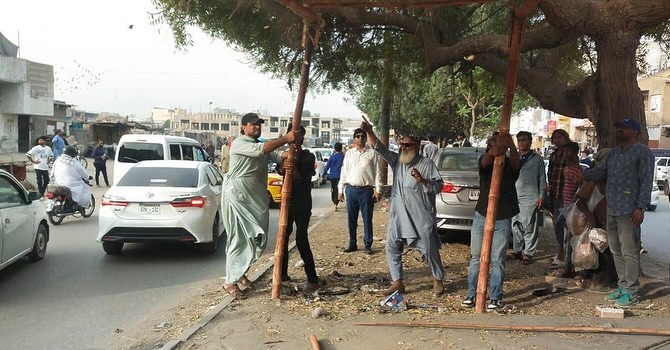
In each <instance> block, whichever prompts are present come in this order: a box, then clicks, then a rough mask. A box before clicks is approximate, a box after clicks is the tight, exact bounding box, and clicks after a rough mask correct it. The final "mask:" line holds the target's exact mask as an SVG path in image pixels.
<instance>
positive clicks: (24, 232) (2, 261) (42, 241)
mask: <svg viewBox="0 0 670 350" xmlns="http://www.w3.org/2000/svg"><path fill="white" fill-rule="evenodd" d="M39 198H40V196H39V194H38V193H37V192H28V191H27V190H26V189H25V187H23V185H21V183H20V182H19V181H17V180H16V178H15V177H14V176H12V174H10V173H8V172H6V171H4V170H0V220H1V221H0V222H2V226H1V228H0V270H2V269H4V268H5V267H7V266H9V265H10V264H11V263H13V262H15V261H17V260H19V259H21V258H23V257H25V256H28V258H29V259H30V260H32V261H38V260H42V259H43V258H44V255H45V254H46V251H47V243H48V242H49V224H48V223H47V213H46V211H45V210H44V206H43V205H42V203H40V202H39V201H38V200H39Z"/></svg>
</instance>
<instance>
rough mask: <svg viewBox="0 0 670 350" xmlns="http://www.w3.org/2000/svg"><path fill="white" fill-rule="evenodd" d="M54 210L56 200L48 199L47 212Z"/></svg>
mask: <svg viewBox="0 0 670 350" xmlns="http://www.w3.org/2000/svg"><path fill="white" fill-rule="evenodd" d="M53 208H54V200H53V199H47V208H46V210H47V211H52V210H53Z"/></svg>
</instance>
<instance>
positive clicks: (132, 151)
mask: <svg viewBox="0 0 670 350" xmlns="http://www.w3.org/2000/svg"><path fill="white" fill-rule="evenodd" d="M118 158H119V162H121V163H139V162H141V161H143V160H161V159H165V157H164V156H163V145H161V144H160V143H146V142H125V143H123V144H122V145H121V148H120V149H119V157H118Z"/></svg>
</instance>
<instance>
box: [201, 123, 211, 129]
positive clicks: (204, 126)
mask: <svg viewBox="0 0 670 350" xmlns="http://www.w3.org/2000/svg"><path fill="white" fill-rule="evenodd" d="M201 129H202V130H209V123H202V128H201Z"/></svg>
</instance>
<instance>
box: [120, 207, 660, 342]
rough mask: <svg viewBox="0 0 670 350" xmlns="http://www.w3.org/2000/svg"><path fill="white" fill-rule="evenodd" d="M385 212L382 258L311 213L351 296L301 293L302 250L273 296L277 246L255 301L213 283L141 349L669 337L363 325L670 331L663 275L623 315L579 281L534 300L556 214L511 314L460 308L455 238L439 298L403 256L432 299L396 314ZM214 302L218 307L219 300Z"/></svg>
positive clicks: (338, 215)
mask: <svg viewBox="0 0 670 350" xmlns="http://www.w3.org/2000/svg"><path fill="white" fill-rule="evenodd" d="M380 209H381V206H378V210H376V211H375V219H374V232H375V244H374V246H373V249H374V250H375V254H373V255H365V254H364V253H363V252H362V251H358V252H355V253H351V254H345V253H342V252H341V251H342V248H344V245H345V244H346V241H347V233H346V211H345V210H344V209H340V211H337V212H332V211H326V212H322V213H315V214H319V215H318V216H315V217H313V219H312V223H315V222H317V221H319V220H322V221H321V222H320V224H318V225H316V227H313V229H312V231H311V233H310V240H311V246H312V249H313V251H314V255H315V260H316V265H317V269H318V273H319V275H320V276H321V278H322V279H324V280H325V281H326V282H327V285H326V288H327V290H328V289H331V290H332V289H334V288H335V287H339V288H348V289H349V290H350V292H349V293H347V294H344V295H339V296H332V295H320V296H318V297H315V296H314V295H309V296H304V295H301V293H297V295H289V294H288V292H289V291H290V290H291V289H292V287H294V286H299V284H300V283H301V282H304V280H305V277H304V272H303V271H302V268H296V267H295V263H296V262H297V261H298V260H299V255H298V254H297V252H296V251H295V250H293V251H291V256H290V260H289V266H291V267H290V269H289V274H290V275H291V276H292V278H293V281H295V283H292V284H291V285H289V286H287V288H283V291H282V298H281V301H276V300H272V299H270V290H271V288H270V284H271V277H272V276H271V275H272V273H271V271H272V269H271V268H270V267H271V261H270V260H269V258H270V254H272V247H268V251H269V252H266V253H267V257H268V258H267V259H262V260H261V261H260V262H259V266H256V267H255V269H256V272H255V273H254V275H252V276H251V277H252V280H253V279H254V278H256V280H255V281H254V283H253V286H252V287H251V289H250V290H247V295H248V298H247V299H246V300H241V301H238V300H232V299H231V298H230V297H229V296H226V295H224V293H223V292H222V291H221V286H220V283H221V281H220V280H217V281H213V282H212V283H211V284H210V285H209V286H208V287H207V288H206V289H205V290H203V291H201V293H200V294H199V296H196V297H195V298H192V299H190V301H191V302H196V303H197V302H200V303H202V302H203V300H204V299H208V300H209V302H210V304H209V305H208V304H205V305H206V306H205V307H200V308H199V310H200V314H198V315H194V314H193V313H191V312H189V311H188V310H189V307H190V306H189V304H188V303H184V304H183V305H179V306H177V307H176V308H174V309H173V310H170V311H168V312H167V313H166V314H165V315H164V316H165V317H166V318H168V319H169V321H168V322H171V324H172V325H174V326H173V327H172V328H171V329H170V330H169V331H162V330H160V329H158V330H157V329H155V328H154V329H153V334H151V332H148V333H147V330H144V332H145V333H144V335H145V337H144V339H142V340H140V339H135V340H136V342H135V345H138V344H140V343H141V344H142V345H144V346H145V347H146V346H149V345H151V344H154V346H156V345H158V344H160V345H162V346H163V349H174V348H176V349H270V348H272V349H308V348H309V346H310V345H309V341H308V337H309V335H310V334H314V335H315V336H316V337H317V338H318V339H319V340H320V343H321V346H322V348H323V349H391V348H393V349H396V348H397V349H425V348H437V349H452V348H458V349H482V348H487V349H522V348H530V349H584V348H585V347H589V348H592V349H631V348H632V349H638V348H641V347H644V346H647V345H650V344H653V343H656V342H658V341H659V340H661V339H662V338H660V337H658V336H639V335H638V336H633V335H619V334H617V335H611V334H567V333H537V332H525V331H485V330H471V329H461V330H453V329H435V328H411V329H409V328H395V327H362V326H357V325H355V323H357V322H402V321H418V322H462V323H469V324H478V325H486V324H514V325H528V326H542V325H544V326H559V325H560V326H596V327H629V328H654V329H664V330H666V329H670V318H668V316H669V315H670V296H669V295H670V287H669V286H668V284H667V283H666V282H665V281H662V280H653V279H643V280H642V289H641V294H642V295H643V296H644V299H643V301H642V303H640V304H639V305H636V306H635V307H633V308H631V309H630V310H627V311H626V318H624V319H609V318H599V317H596V311H595V307H596V306H597V305H608V304H607V302H605V301H604V300H603V294H602V293H597V292H591V291H588V290H585V289H581V288H580V287H577V286H576V285H575V282H574V281H571V280H569V281H567V283H563V284H561V285H560V286H559V287H562V288H565V289H561V290H562V292H558V293H553V294H552V293H549V294H547V295H543V296H534V295H533V294H532V291H533V290H535V289H538V288H544V287H547V286H548V284H547V283H546V282H545V276H546V275H547V274H548V273H550V272H551V271H552V270H551V268H550V259H551V257H552V256H553V252H554V251H555V244H554V243H553V242H554V238H553V228H552V227H551V224H550V222H551V220H547V222H548V223H549V224H548V226H547V227H545V228H544V229H543V232H542V233H541V239H540V248H539V251H538V253H537V254H536V261H535V262H534V263H533V264H532V265H528V266H527V265H522V264H521V263H520V262H518V261H515V260H508V262H507V277H506V282H505V286H504V288H505V292H506V294H505V303H506V304H507V308H506V310H505V311H504V312H501V313H494V314H486V315H477V314H475V313H474V310H473V309H469V310H464V309H462V308H460V302H461V300H462V299H463V297H464V296H465V288H466V280H465V277H466V276H467V271H466V266H467V259H468V253H469V248H468V246H467V244H464V243H447V244H445V245H444V246H443V247H442V250H441V255H442V259H443V264H444V265H445V272H446V279H447V283H446V288H447V293H446V294H445V295H443V296H441V297H438V298H435V297H433V296H432V293H431V291H430V289H431V287H432V283H431V281H432V277H431V276H430V273H429V271H428V268H427V267H426V266H425V264H423V263H422V262H421V260H420V257H419V254H418V253H416V252H414V251H411V250H410V251H408V252H407V253H406V254H405V256H404V258H403V260H404V263H405V272H406V276H405V281H406V284H407V287H408V290H407V293H406V294H405V298H406V301H409V303H411V304H413V305H422V304H423V305H422V308H412V309H407V310H404V311H401V312H389V311H388V310H385V309H383V308H381V307H380V306H379V302H380V301H381V300H382V299H383V296H381V295H380V294H379V292H378V290H380V289H382V288H384V287H386V286H387V285H388V284H389V283H390V282H389V280H388V278H389V276H388V270H387V267H386V257H385V254H384V241H383V239H384V238H385V232H386V224H387V222H388V214H387V213H385V212H383V211H382V210H380ZM359 227H360V226H359ZM360 235H361V234H360V233H359V236H360ZM461 241H464V240H463V239H461ZM252 270H253V269H252ZM293 281H292V282H293ZM562 282H566V281H562ZM212 298H214V299H216V300H217V303H218V304H215V305H213V304H211V300H212ZM218 300H220V302H218ZM317 309H318V310H317ZM208 311H209V313H208ZM315 316H317V317H315ZM188 318H190V319H191V322H190V323H188V322H187V323H185V322H184V321H183V320H184V319H188ZM210 318H211V319H210ZM198 320H199V322H198ZM194 323H195V325H194ZM189 327H191V328H190V329H189ZM127 336H130V334H127ZM666 338H667V336H666ZM126 345H127V344H126ZM124 348H128V347H124ZM131 348H140V347H136V346H133V347H131Z"/></svg>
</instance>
